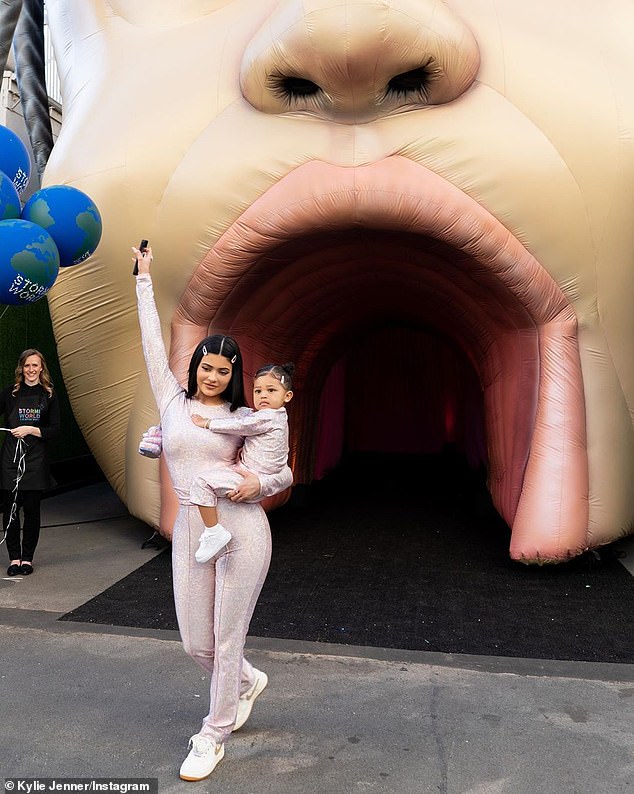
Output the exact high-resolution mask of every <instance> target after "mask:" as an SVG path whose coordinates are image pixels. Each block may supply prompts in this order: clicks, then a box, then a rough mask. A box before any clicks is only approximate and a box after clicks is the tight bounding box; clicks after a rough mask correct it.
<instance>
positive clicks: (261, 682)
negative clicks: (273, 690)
mask: <svg viewBox="0 0 634 794" xmlns="http://www.w3.org/2000/svg"><path fill="white" fill-rule="evenodd" d="M268 683H269V677H268V675H267V674H266V673H263V672H262V671H261V670H256V671H255V681H254V683H253V684H252V686H251V688H250V689H247V691H246V692H245V693H244V695H240V700H239V701H238V715H237V717H236V724H235V725H234V726H233V730H234V731H237V730H240V728H241V727H242V726H243V725H244V723H245V722H246V721H247V720H248V719H249V717H250V716H251V709H252V708H253V704H254V703H255V699H256V698H257V697H258V695H261V694H262V692H264V690H265V689H266V685H267V684H268Z"/></svg>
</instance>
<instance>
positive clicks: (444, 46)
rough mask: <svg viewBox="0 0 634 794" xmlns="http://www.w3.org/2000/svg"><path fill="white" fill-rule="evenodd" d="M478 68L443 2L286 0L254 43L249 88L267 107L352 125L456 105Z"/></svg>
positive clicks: (473, 50)
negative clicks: (438, 106)
mask: <svg viewBox="0 0 634 794" xmlns="http://www.w3.org/2000/svg"><path fill="white" fill-rule="evenodd" d="M479 65H480V53H479V49H478V45H477V42H476V40H475V38H474V37H473V35H472V33H471V31H470V30H469V29H468V28H467V26H466V25H465V24H464V22H462V20H461V19H460V18H459V17H457V16H456V15H455V14H454V13H453V12H452V11H451V10H450V9H449V8H448V7H447V5H446V4H445V2H443V0H374V1H372V0H367V2H364V1H363V0H361V2H360V1H359V0H339V2H336V0H335V2H333V0H286V2H282V3H281V4H280V5H279V6H278V7H277V8H276V10H275V12H274V13H273V14H272V15H271V17H269V19H268V20H267V22H266V23H265V25H264V26H263V27H262V28H261V29H260V30H259V31H258V32H257V33H256V35H255V36H254V38H253V39H252V40H251V42H250V43H249V44H248V46H247V48H246V50H245V53H244V56H243V60H242V68H241V73H240V84H241V88H242V93H243V95H244V97H245V98H246V99H247V100H248V101H249V102H250V103H251V105H253V107H255V108H256V109H257V110H261V111H263V112H264V113H298V112H300V113H301V112H304V113H310V114H312V115H317V116H321V117H324V118H329V119H336V120H337V121H339V122H347V123H350V124H352V123H360V122H365V121H371V120H373V119H376V118H378V117H380V116H384V115H388V114H390V113H394V112H399V111H403V110H408V109H415V108H420V107H424V106H427V105H439V104H443V103H445V102H450V101H451V100H453V99H456V97H458V96H460V94H462V93H463V92H464V91H465V90H466V89H467V88H468V87H469V86H470V85H471V83H472V82H473V80H474V79H475V76H476V74H477V72H478V68H479Z"/></svg>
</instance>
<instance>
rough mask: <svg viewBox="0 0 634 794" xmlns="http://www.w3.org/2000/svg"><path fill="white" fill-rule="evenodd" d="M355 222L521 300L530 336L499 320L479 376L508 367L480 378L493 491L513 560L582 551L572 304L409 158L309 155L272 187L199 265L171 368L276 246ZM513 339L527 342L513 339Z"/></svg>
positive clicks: (581, 459)
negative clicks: (405, 239) (439, 254)
mask: <svg viewBox="0 0 634 794" xmlns="http://www.w3.org/2000/svg"><path fill="white" fill-rule="evenodd" d="M351 228H366V229H374V230H390V231H404V232H408V233H409V234H412V233H414V234H420V235H425V236H427V237H431V238H434V239H436V240H439V241H442V243H444V244H446V245H448V246H451V248H452V249H454V250H455V251H456V255H457V257H459V258H460V259H461V260H464V261H465V262H470V263H473V264H474V266H476V269H481V272H482V273H483V274H484V275H485V276H486V278H487V279H488V280H491V279H494V280H495V282H496V283H498V284H499V285H500V286H501V288H502V291H506V292H507V294H508V295H509V296H512V297H509V312H510V313H511V314H513V312H514V311H515V310H514V309H513V306H512V305H513V304H515V305H517V306H521V307H522V308H521V313H522V314H524V316H525V317H528V318H530V319H529V325H530V326H531V327H530V328H525V329H521V330H522V331H524V332H525V333H517V334H510V335H509V334H504V335H503V336H504V338H502V336H501V335H500V333H499V328H498V331H497V338H496V340H495V344H494V345H491V347H492V348H495V349H494V350H491V351H489V352H488V353H486V354H485V359H486V360H485V361H484V362H483V365H482V367H481V369H480V375H481V379H482V378H483V377H484V378H488V376H487V375H486V374H485V373H486V372H487V371H490V372H493V371H494V370H495V368H496V366H497V369H498V370H499V365H500V363H502V368H503V370H504V377H502V378H495V377H492V378H491V382H488V383H485V384H484V390H485V405H486V414H487V417H486V424H487V437H488V444H489V450H490V488H491V492H492V496H493V499H494V502H495V504H496V507H497V508H498V510H499V511H500V512H501V514H502V515H503V516H504V518H505V519H506V521H507V522H508V523H509V524H510V525H511V526H512V539H511V556H512V557H514V558H516V559H525V560H532V561H535V560H538V561H540V560H551V559H552V560H561V559H565V558H567V557H569V556H572V555H575V554H578V553H580V552H581V551H583V550H584V549H585V548H586V547H587V538H586V533H587V524H588V462H587V453H586V445H585V404H584V397H583V379H582V373H581V365H580V360H579V352H578V344H577V321H576V316H575V312H574V309H573V307H572V306H571V304H570V303H569V301H568V300H567V299H566V297H565V295H564V294H563V292H562V291H561V289H560V288H559V286H558V285H557V283H556V282H555V281H554V280H553V279H552V278H551V277H550V275H549V274H548V273H547V272H546V270H545V269H544V268H543V267H542V266H541V265H540V264H539V262H537V260H536V259H535V258H534V257H533V256H532V255H531V254H530V253H529V252H528V251H527V250H526V249H525V248H524V247H523V246H522V245H521V244H520V243H519V241H518V240H517V239H516V238H515V237H514V236H513V235H512V234H511V233H510V232H509V231H508V230H507V229H505V228H504V226H503V225H502V224H501V223H500V222H499V221H498V220H497V219H496V218H494V217H493V216H492V215H491V214H490V213H489V212H487V210H485V209H484V208H483V207H482V206H481V205H479V204H478V203H477V202H476V201H474V200H473V199H471V198H470V197H469V196H467V195H466V194H464V193H463V192H462V191H461V190H459V189H458V188H457V187H455V186H454V185H452V184H451V183H449V182H447V181H446V180H444V179H443V178H442V177H440V176H438V175H437V174H435V173H433V172H432V171H430V170H429V169H427V168H425V167H424V166H422V165H419V164H417V163H414V162H413V161H411V160H408V159H407V158H404V157H400V156H394V157H389V158H387V159H385V160H382V161H380V162H377V163H373V164H371V165H367V166H358V167H354V168H344V167H340V166H334V165H330V164H327V163H323V162H309V163H306V164H304V165H302V166H300V167H298V168H297V169H295V170H294V171H292V172H291V173H290V174H288V175H287V176H285V177H283V178H282V179H281V180H280V181H279V182H278V183H276V184H275V185H273V186H272V187H271V188H269V190H267V192H266V193H264V194H263V195H262V196H261V197H260V198H259V199H257V200H256V201H255V202H254V203H253V205H251V206H250V207H249V208H248V209H247V210H246V211H245V212H244V213H243V214H242V215H241V216H240V217H239V218H238V219H237V220H236V221H235V222H234V223H233V224H232V225H231V226H230V227H229V228H228V229H227V231H226V232H225V233H224V234H223V235H222V237H221V238H220V239H219V240H218V241H217V243H216V244H215V245H214V247H213V248H212V249H211V250H210V251H209V252H208V253H207V254H206V256H205V257H204V258H203V260H202V261H201V263H200V265H199V267H198V268H197V270H196V272H195V273H194V275H193V277H192V279H191V281H190V283H189V285H188V288H187V290H186V291H185V294H184V295H183V298H182V300H181V302H180V304H179V306H178V307H177V310H176V312H175V314H174V317H173V321H172V351H171V364H172V367H173V369H174V371H176V372H180V373H183V372H184V370H185V369H186V366H187V362H188V360H189V356H190V352H191V350H192V349H193V347H194V346H195V344H196V343H197V342H198V341H199V340H200V338H201V337H203V336H205V335H206V334H207V333H208V332H209V330H208V329H209V327H210V322H211V321H213V318H215V317H217V315H218V313H219V312H221V311H222V313H223V315H224V320H225V321H226V319H227V316H228V315H227V310H226V307H227V305H228V304H229V298H230V296H231V293H232V291H233V290H234V289H236V288H237V287H238V285H239V283H240V280H241V279H242V277H243V276H244V274H245V273H247V272H248V271H249V270H250V269H251V268H252V267H253V266H254V265H255V264H256V263H257V262H258V260H259V259H260V258H261V257H262V256H265V255H266V253H267V252H268V251H270V250H271V249H273V248H275V247H276V246H278V245H279V244H280V243H281V242H284V241H287V240H291V239H293V238H295V237H300V236H301V235H305V234H307V233H311V232H316V231H320V230H324V229H327V230H328V231H332V230H333V229H339V230H343V229H351ZM225 325H226V322H225ZM515 330H518V329H515ZM531 335H532V338H533V340H534V348H533V349H536V350H537V351H538V354H537V361H533V362H532V370H531V374H529V375H527V372H528V369H527V367H522V366H518V363H517V356H518V354H519V355H520V356H523V357H525V358H526V360H528V358H529V356H528V355H525V353H526V350H527V348H526V347H525V344H524V343H525V342H526V339H528V340H529V341H528V346H529V347H530V346H531V342H530V337H531ZM512 336H517V337H518V339H519V338H520V337H522V338H523V341H519V342H517V341H515V340H513V339H511V341H509V338H510V337H512ZM507 337H509V338H507ZM522 351H524V352H522ZM534 358H535V356H534V355H533V359H534ZM494 360H495V361H494ZM527 366H528V365H527ZM487 367H488V370H487ZM529 369H530V368H529ZM483 373H484V374H483ZM531 389H532V390H533V391H534V393H535V400H534V406H533V410H522V411H521V412H520V413H519V414H518V410H517V404H516V403H517V399H518V398H521V399H523V401H524V404H525V406H526V403H527V399H526V397H525V394H524V392H526V391H528V392H530V391H531ZM528 402H529V403H530V398H529V399H528Z"/></svg>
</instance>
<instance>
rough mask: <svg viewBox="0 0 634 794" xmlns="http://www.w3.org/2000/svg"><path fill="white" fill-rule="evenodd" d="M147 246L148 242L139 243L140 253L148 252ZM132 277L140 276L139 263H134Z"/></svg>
mask: <svg viewBox="0 0 634 794" xmlns="http://www.w3.org/2000/svg"><path fill="white" fill-rule="evenodd" d="M147 245H148V241H147V240H141V242H140V243H139V251H140V252H141V253H143V252H144V251H147ZM132 275H133V276H138V275H139V263H138V262H135V263H134V270H133V271H132Z"/></svg>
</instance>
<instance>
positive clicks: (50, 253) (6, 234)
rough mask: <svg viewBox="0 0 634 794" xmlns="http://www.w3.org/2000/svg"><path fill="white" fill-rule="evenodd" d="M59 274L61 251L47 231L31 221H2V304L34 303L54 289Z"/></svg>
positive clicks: (0, 236)
mask: <svg viewBox="0 0 634 794" xmlns="http://www.w3.org/2000/svg"><path fill="white" fill-rule="evenodd" d="M58 272H59V251H58V250H57V246H56V245H55V242H54V241H53V238H52V237H51V235H50V234H48V232H46V231H45V230H44V229H42V228H41V226H37V225H36V224H34V223H29V222H28V221H23V220H8V221H0V303H5V304H9V305H10V306H28V305H29V304H30V303H34V302H35V301H37V300H39V299H40V298H43V297H44V295H46V293H47V292H48V291H49V289H50V288H51V287H52V286H53V282H54V281H55V279H56V278H57V274H58Z"/></svg>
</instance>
